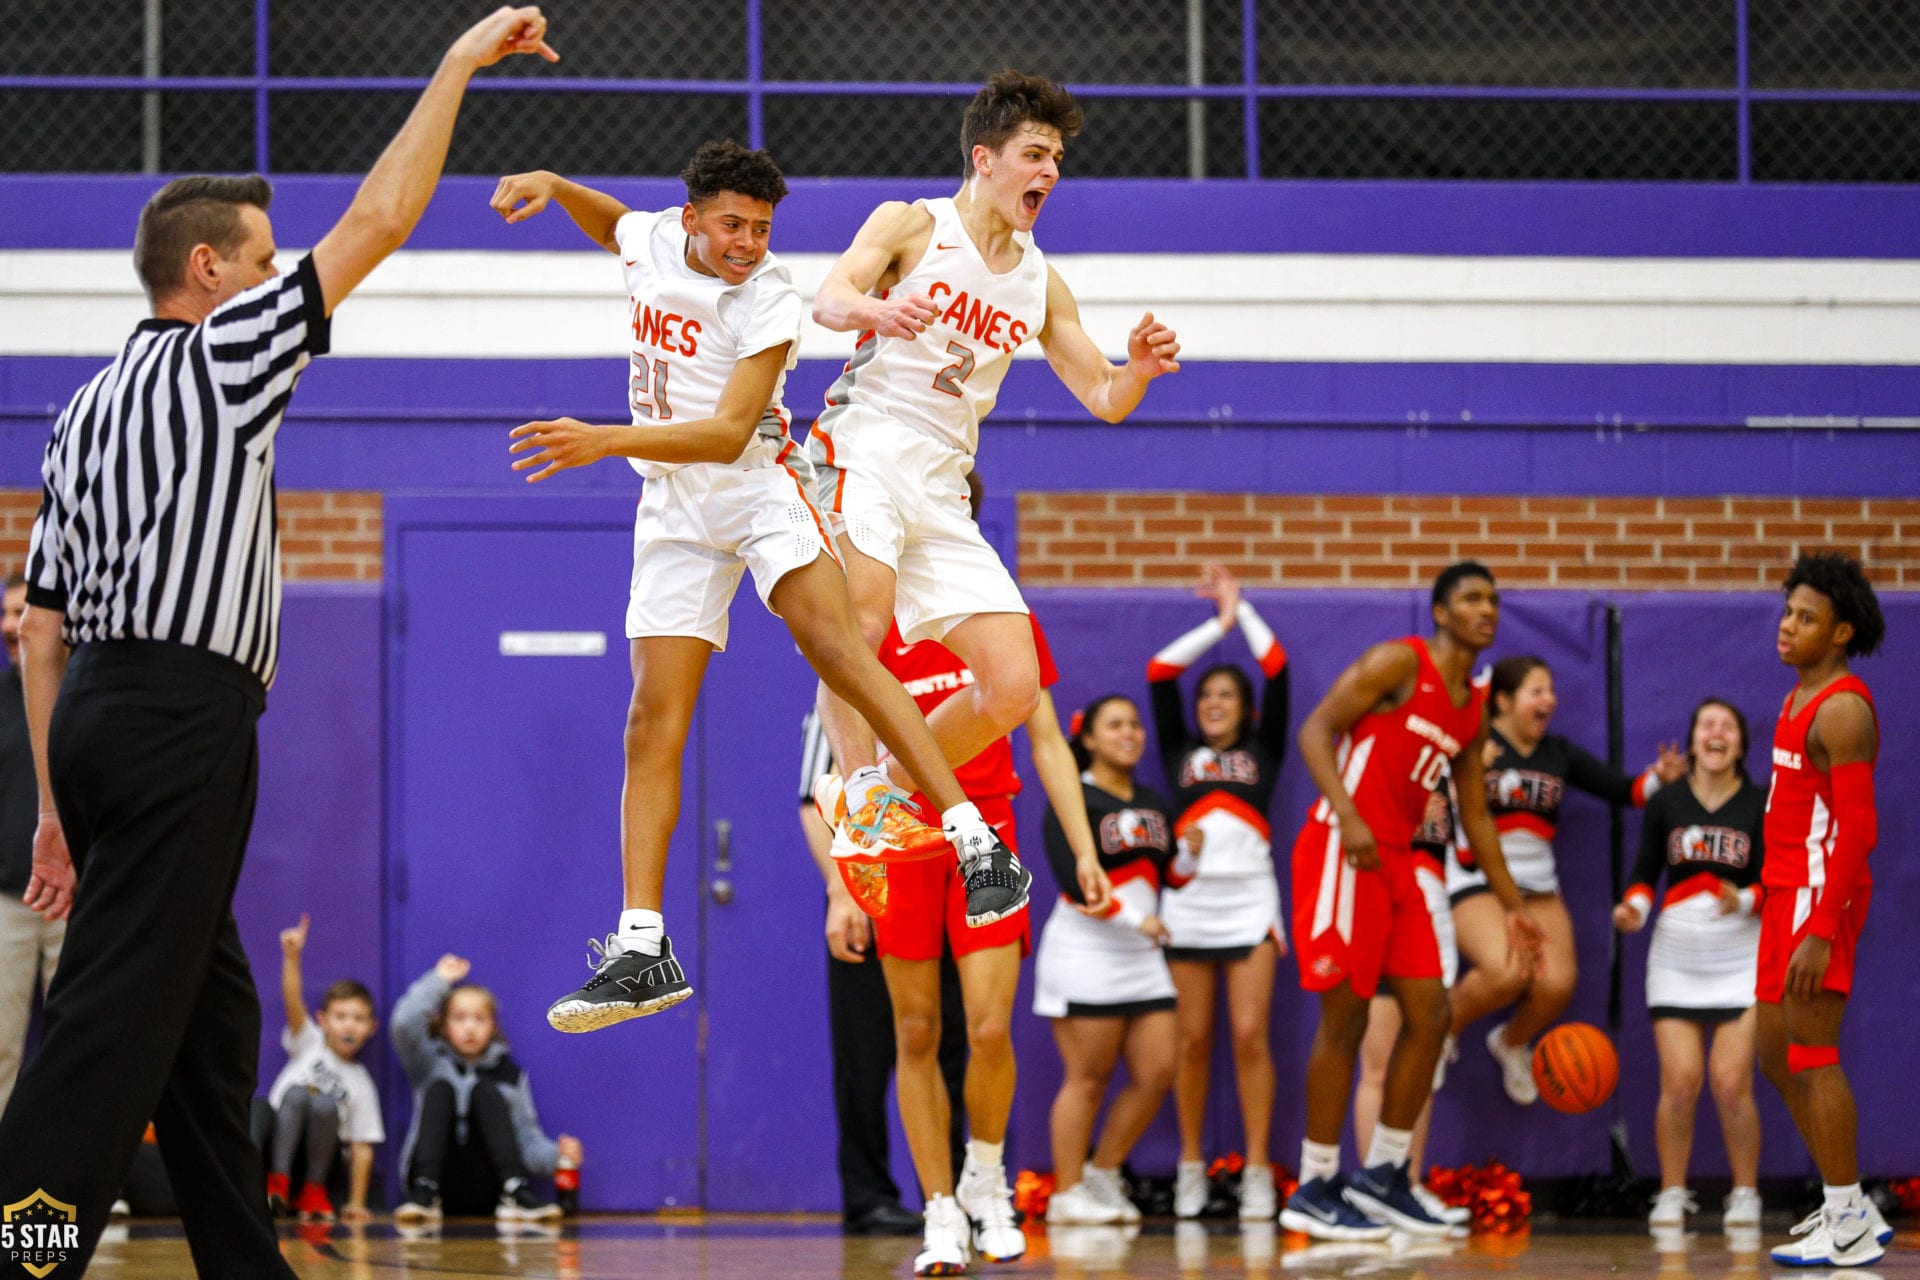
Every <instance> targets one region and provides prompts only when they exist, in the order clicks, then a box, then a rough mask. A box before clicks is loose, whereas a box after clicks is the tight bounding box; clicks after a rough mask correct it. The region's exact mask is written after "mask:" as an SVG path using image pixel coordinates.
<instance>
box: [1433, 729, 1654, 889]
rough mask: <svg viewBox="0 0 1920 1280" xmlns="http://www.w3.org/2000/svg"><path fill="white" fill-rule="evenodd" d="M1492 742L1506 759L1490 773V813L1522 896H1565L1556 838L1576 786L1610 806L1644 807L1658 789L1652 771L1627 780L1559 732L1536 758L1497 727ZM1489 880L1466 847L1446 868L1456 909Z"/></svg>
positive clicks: (1539, 748)
mask: <svg viewBox="0 0 1920 1280" xmlns="http://www.w3.org/2000/svg"><path fill="white" fill-rule="evenodd" d="M1487 737H1488V738H1489V740H1491V741H1492V742H1493V744H1494V745H1495V746H1496V747H1498V748H1499V750H1500V755H1499V757H1498V758H1497V759H1495V760H1494V762H1493V763H1492V764H1490V765H1488V766H1487V770H1486V775H1487V810H1488V812H1489V813H1491V814H1492V816H1493V825H1494V826H1496V827H1498V828H1499V830H1500V852H1501V853H1503V854H1505V855H1506V858H1507V871H1508V872H1509V873H1510V874H1511V875H1512V876H1513V883H1514V884H1515V885H1516V886H1518V888H1519V890H1520V892H1522V893H1534V894H1546V893H1558V892H1560V877H1559V874H1558V873H1557V871H1556V870H1555V868H1554V864H1553V836H1554V832H1555V831H1556V830H1557V829H1558V827H1559V823H1560V802H1561V801H1562V800H1564V799H1566V795H1567V788H1568V787H1569V786H1572V787H1577V788H1579V789H1580V790H1582V791H1584V792H1586V793H1587V794H1588V795H1591V796H1598V797H1599V798H1600V799H1602V800H1605V801H1608V802H1609V803H1611V804H1631V805H1635V806H1639V805H1644V804H1646V803H1647V802H1648V801H1649V800H1651V799H1652V798H1653V795H1654V793H1655V792H1656V791H1658V790H1660V779H1659V777H1658V776H1657V775H1656V774H1655V773H1654V771H1653V768H1652V767H1651V766H1649V767H1648V768H1647V771H1646V772H1645V773H1642V774H1641V775H1640V776H1639V777H1628V776H1627V775H1626V774H1624V773H1621V772H1620V771H1619V770H1617V769H1615V768H1614V767H1613V766H1612V765H1609V764H1606V763H1604V762H1603V761H1601V760H1600V759H1598V758H1597V757H1595V756H1594V755H1593V754H1591V753H1590V752H1588V751H1586V750H1584V749H1583V748H1581V747H1577V746H1575V745H1574V744H1573V743H1571V742H1568V741H1567V740H1566V739H1565V738H1563V737H1561V736H1560V735H1559V734H1557V733H1549V734H1547V735H1545V736H1544V737H1542V738H1541V739H1540V741H1539V743H1538V744H1536V745H1535V746H1534V748H1533V753H1532V754H1531V755H1521V754H1520V753H1519V752H1518V751H1516V750H1515V749H1514V746H1513V744H1512V743H1511V742H1508V741H1507V740H1506V738H1505V737H1503V736H1502V735H1501V733H1500V731H1499V730H1498V729H1496V728H1494V727H1493V726H1492V725H1491V724H1489V725H1488V726H1487ZM1487 889H1488V886H1487V875H1486V872H1484V871H1482V870H1481V869H1480V867H1479V865H1478V864H1477V863H1475V862H1474V860H1473V853H1472V851H1471V850H1469V849H1468V848H1467V847H1466V846H1465V845H1464V844H1462V845H1460V846H1459V847H1458V849H1457V850H1456V852H1455V855H1454V857H1453V858H1452V859H1451V860H1450V861H1449V862H1448V863H1447V894H1448V896H1449V897H1450V898H1451V899H1452V900H1453V903H1454V905H1456V906H1458V905H1459V904H1460V903H1462V902H1464V901H1466V900H1467V899H1468V898H1471V897H1472V896H1473V895H1474V894H1476V893H1485V892H1487Z"/></svg>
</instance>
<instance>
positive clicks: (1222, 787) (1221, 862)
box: [1147, 565, 1287, 1219]
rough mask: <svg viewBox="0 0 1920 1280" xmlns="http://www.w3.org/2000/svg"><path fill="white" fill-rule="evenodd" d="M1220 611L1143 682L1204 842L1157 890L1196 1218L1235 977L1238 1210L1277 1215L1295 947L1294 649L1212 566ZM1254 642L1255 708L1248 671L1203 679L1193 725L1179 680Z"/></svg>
mask: <svg viewBox="0 0 1920 1280" xmlns="http://www.w3.org/2000/svg"><path fill="white" fill-rule="evenodd" d="M1195 594H1197V595H1199V596H1200V597H1201V598H1202V599H1204V600H1211V601H1212V602H1213V603H1214V606H1215V609H1216V615H1215V616H1214V617H1212V618H1209V619H1208V620H1207V621H1206V622H1204V623H1202V624H1201V625H1200V626H1198V627H1195V628H1194V629H1193V630H1192V631H1189V632H1187V633H1186V634H1185V635H1183V636H1181V637H1180V638H1179V639H1177V640H1175V641H1174V642H1173V643H1172V644H1169V645H1168V646H1167V647H1166V648H1164V649H1162V650H1161V651H1160V652H1159V653H1156V654H1155V655H1154V656H1153V660H1152V661H1151V662H1149V663H1148V664H1147V680H1148V682H1149V684H1150V685H1151V687H1152V691H1153V718H1154V724H1155V728H1156V729H1157V731H1158V735H1159V740H1160V753H1161V759H1162V761H1163V763H1164V766H1165V769H1166V778H1167V785H1168V787H1169V789H1170V790H1171V791H1172V792H1173V800H1174V812H1175V813H1176V814H1177V815H1178V817H1177V819H1176V820H1175V828H1176V830H1177V831H1178V832H1179V833H1181V834H1185V833H1186V832H1189V831H1193V830H1196V829H1197V830H1199V831H1201V832H1203V833H1204V834H1205V840H1206V856H1205V857H1204V858H1203V859H1202V860H1201V862H1200V865H1199V868H1198V871H1197V873H1196V874H1195V876H1194V878H1193V880H1192V882H1191V883H1189V884H1188V885H1186V886H1185V887H1184V888H1177V889H1176V888H1169V889H1168V890H1167V891H1166V892H1164V893H1163V894H1162V895H1161V899H1160V919H1161V922H1162V923H1163V924H1165V925H1166V928H1167V950H1166V956H1167V967H1168V969H1169V970H1170V971H1171V972H1172V974H1173V985H1174V988H1175V990H1176V991H1177V992H1178V993H1179V1004H1178V1008H1177V1011H1176V1020H1177V1023H1178V1027H1179V1056H1178V1059H1177V1062H1176V1064H1175V1068H1174V1080H1173V1092H1174V1101H1175V1109H1176V1111H1177V1113H1178V1115H1179V1120H1180V1167H1179V1171H1178V1174H1177V1176H1176V1177H1175V1179H1174V1193H1173V1207H1174V1213H1175V1214H1177V1215H1178V1216H1180V1217H1183V1218H1191V1217H1196V1216H1198V1215H1199V1213H1200V1210H1201V1209H1202V1208H1203V1207H1204V1206H1205V1204H1206V1201H1207V1170H1206V1164H1205V1162H1204V1160H1203V1158H1202V1155H1201V1147H1200V1135H1201V1128H1202V1125H1203V1123H1204V1121H1205V1119H1206V1111H1207V1083H1208V1076H1209V1074H1210V1072H1211V1069H1212V1058H1213V1018H1214V987H1215V984H1216V982H1217V981H1218V979H1219V978H1220V977H1222V976H1224V977H1225V980H1226V1003H1227V1016H1228V1019H1229V1021H1230V1024H1231V1029H1232V1042H1233V1061H1234V1074H1235V1077H1236V1079H1237V1081H1238V1083H1239V1089H1240V1117H1241V1121H1242V1123H1243V1124H1244V1125H1245V1127H1246V1160H1247V1163H1246V1172H1245V1173H1244V1174H1242V1175H1241V1183H1240V1216H1241V1217H1242V1218H1246V1219H1260V1218H1272V1217H1274V1216H1275V1214H1276V1212H1277V1211H1278V1208H1279V1206H1278V1205H1277V1204H1276V1203H1275V1201H1274V1194H1273V1171H1272V1167H1271V1165H1270V1164H1269V1162H1268V1157H1267V1137H1268V1130H1269V1129H1270V1128H1271V1126H1272V1122H1273V1052H1272V1050H1271V1048H1270V1047H1269V1045H1268V1043H1267V1030H1268V1024H1269V1020H1270V1018H1271V1011H1272V1007H1273V975H1274V967H1275V964H1276V963H1277V961H1278V958H1279V956H1280V954H1281V953H1282V952H1283V951H1284V950H1285V949H1286V941H1285V937H1284V935H1283V934H1282V932H1281V927H1280V886H1279V882H1278V880H1277V879H1276V878H1275V876H1274V869H1273V852H1272V847H1271V843H1270V842H1271V830H1270V828H1269V826H1268V823H1267V808H1268V805H1269V804H1270V802H1271V801H1272V799H1273V786H1274V780H1275V778H1276V776H1277V775H1278V772H1279V769H1280V762H1281V760H1282V759H1283V758H1284V757H1285V755H1286V742H1287V671H1286V662H1287V655H1286V650H1284V649H1282V648H1281V647H1280V642H1279V641H1278V640H1276V639H1275V638H1274V635H1273V631H1272V630H1271V629H1270V628H1269V627H1268V626H1267V624H1266V622H1265V621H1264V620H1263V619H1262V618H1261V617H1260V615H1259V614H1258V613H1256V612H1254V609H1253V606H1252V605H1250V604H1248V603H1247V602H1246V601H1244V600H1242V599H1241V598H1240V586H1239V584H1238V583H1237V582H1235V581H1234V579H1233V576H1232V575H1231V574H1229V573H1228V572H1227V571H1226V570H1225V569H1223V568H1221V567H1220V566H1218V565H1208V566H1207V568H1206V571H1205V572H1204V574H1203V575H1202V577H1201V583H1200V587H1199V589H1198V590H1197V591H1196V593H1195ZM1236 624H1237V625H1238V626H1239V627H1240V629H1241V631H1242V632H1243V633H1244V634H1245V635H1246V637H1247V646H1248V648H1250V649H1251V650H1252V651H1253V655H1254V658H1255V659H1256V660H1257V661H1258V662H1259V664H1260V669H1261V670H1262V671H1263V672H1264V673H1265V675H1266V689H1265V691H1264V692H1263V694H1262V695H1261V699H1260V703H1259V711H1258V713H1257V714H1256V713H1255V710H1254V706H1255V703H1254V694H1253V682H1252V681H1251V680H1249V679H1248V678H1247V675H1246V673H1245V672H1243V671H1242V670H1240V668H1239V667H1236V666H1232V665H1230V664H1222V665H1219V666H1215V667H1211V668H1209V669H1207V670H1206V671H1203V672H1201V674H1200V680H1199V685H1198V689H1197V691H1196V694H1195V698H1194V719H1195V722H1196V725H1195V728H1196V730H1197V732H1196V731H1194V730H1189V729H1188V727H1187V719H1186V713H1185V708H1184V707H1183V705H1182V704H1181V701H1180V686H1179V683H1178V680H1179V677H1180V675H1181V673H1182V672H1184V671H1186V669H1187V668H1188V667H1190V666H1191V665H1193V663H1194V662H1195V661H1197V660H1198V659H1199V657H1200V656H1201V655H1202V654H1204V653H1205V652H1206V651H1207V650H1209V649H1211V648H1212V647H1213V646H1214V645H1216V644H1218V643H1220V641H1221V640H1222V639H1224V638H1225V636H1226V634H1227V633H1228V632H1229V631H1231V630H1232V629H1233V628H1234V626H1235V625H1236Z"/></svg>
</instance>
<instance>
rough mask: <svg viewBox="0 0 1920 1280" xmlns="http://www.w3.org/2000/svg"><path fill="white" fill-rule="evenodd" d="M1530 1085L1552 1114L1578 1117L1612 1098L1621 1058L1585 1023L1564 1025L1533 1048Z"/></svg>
mask: <svg viewBox="0 0 1920 1280" xmlns="http://www.w3.org/2000/svg"><path fill="white" fill-rule="evenodd" d="M1533 1082H1534V1083H1535V1084H1537V1085H1539V1086H1540V1098H1541V1100H1542V1101H1544V1102H1545V1103H1546V1104H1547V1105H1548V1106H1550V1107H1552V1108H1553V1109H1554V1110H1555V1111H1565V1112H1567V1113H1568V1114H1569V1115H1579V1114H1580V1113H1581V1112H1583V1111H1591V1110H1593V1109H1594V1108H1595V1107H1597V1106H1599V1105H1600V1104H1601V1103H1603V1102H1605V1101H1606V1100H1607V1099H1608V1098H1611V1097H1612V1096H1613V1087H1614V1086H1615V1085H1617V1084H1619V1083H1620V1055H1619V1054H1617V1053H1615V1052H1614V1049H1613V1041H1611V1040H1609V1039H1607V1033H1606V1032H1604V1031H1602V1030H1601V1029H1600V1028H1598V1027H1596V1026H1594V1025H1592V1024H1591V1023H1587V1022H1566V1023H1562V1024H1561V1025H1559V1026H1557V1027H1555V1028H1554V1029H1553V1030H1551V1031H1549V1032H1547V1034H1545V1035H1543V1036H1541V1037H1540V1043H1538V1044H1536V1045H1535V1046H1534V1047H1533Z"/></svg>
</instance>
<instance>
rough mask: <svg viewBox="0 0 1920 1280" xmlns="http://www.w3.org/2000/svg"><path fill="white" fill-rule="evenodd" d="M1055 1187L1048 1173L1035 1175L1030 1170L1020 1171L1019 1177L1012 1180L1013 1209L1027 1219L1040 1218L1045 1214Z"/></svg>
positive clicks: (1053, 1180) (1052, 1177)
mask: <svg viewBox="0 0 1920 1280" xmlns="http://www.w3.org/2000/svg"><path fill="white" fill-rule="evenodd" d="M1056 1185H1057V1183H1056V1181H1055V1179H1054V1176H1053V1175H1052V1174H1050V1173H1035V1172H1034V1171H1033V1170H1031V1169H1022V1170H1021V1171H1020V1176H1019V1177H1017V1178H1015V1179H1014V1180H1013V1207H1014V1208H1016V1209H1018V1210H1019V1211H1020V1212H1021V1213H1024V1214H1026V1215H1027V1217H1028V1218H1030V1219H1031V1218H1038V1217H1042V1216H1044V1215H1045V1214H1046V1212H1047V1202H1048V1201H1049V1200H1052V1199H1053V1189H1054V1187H1055V1186H1056Z"/></svg>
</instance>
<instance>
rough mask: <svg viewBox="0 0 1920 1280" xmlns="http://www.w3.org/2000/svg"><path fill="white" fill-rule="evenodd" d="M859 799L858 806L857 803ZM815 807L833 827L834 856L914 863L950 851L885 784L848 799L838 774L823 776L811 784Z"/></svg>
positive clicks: (937, 833) (943, 838)
mask: <svg viewBox="0 0 1920 1280" xmlns="http://www.w3.org/2000/svg"><path fill="white" fill-rule="evenodd" d="M856 800H857V803H856ZM813 807H814V809H815V810H817V811H818V812H819V814H820V817H821V818H822V819H824V820H825V821H826V823H827V825H828V826H830V827H832V828H833V847H832V853H833V856H834V857H836V858H841V859H845V860H849V861H853V862H918V861H920V860H921V859H923V858H937V857H939V856H940V855H941V854H943V853H945V852H946V851H947V849H948V847H949V846H948V844H947V837H946V834H945V833H944V832H943V831H942V830H941V829H940V828H939V827H934V826H928V825H927V824H926V823H925V822H923V821H921V820H920V817H919V816H918V815H917V814H916V813H915V812H914V806H913V804H912V802H911V801H910V800H909V799H908V798H907V797H906V796H904V795H902V794H900V793H899V792H898V791H895V790H894V789H893V788H892V787H890V786H888V785H886V784H885V783H879V784H877V785H875V786H871V787H869V788H867V793H866V795H865V796H863V797H857V798H856V797H852V796H849V795H847V789H846V783H845V782H844V781H843V780H842V779H841V778H840V776H839V775H838V774H833V773H827V774H822V775H821V776H820V778H819V780H818V781H816V782H815V783H814V784H813Z"/></svg>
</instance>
